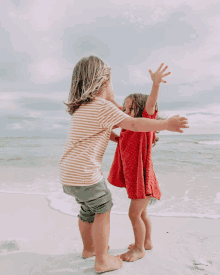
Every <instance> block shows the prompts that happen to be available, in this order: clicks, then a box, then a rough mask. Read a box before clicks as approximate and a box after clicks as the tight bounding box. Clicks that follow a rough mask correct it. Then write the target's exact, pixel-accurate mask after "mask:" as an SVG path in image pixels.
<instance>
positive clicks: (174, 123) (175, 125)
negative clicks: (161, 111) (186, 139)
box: [167, 115, 189, 133]
mask: <svg viewBox="0 0 220 275" xmlns="http://www.w3.org/2000/svg"><path fill="white" fill-rule="evenodd" d="M167 124H168V125H167V130H168V131H171V132H179V133H183V130H181V128H189V126H188V125H187V124H188V119H187V118H186V117H180V116H179V115H175V116H172V117H170V118H168V119H167Z"/></svg>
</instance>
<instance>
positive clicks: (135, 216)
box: [128, 211, 141, 221]
mask: <svg viewBox="0 0 220 275" xmlns="http://www.w3.org/2000/svg"><path fill="white" fill-rule="evenodd" d="M128 216H129V219H130V220H131V221H135V220H137V219H140V217H141V216H140V214H139V213H137V212H132V211H130V212H129V213H128Z"/></svg>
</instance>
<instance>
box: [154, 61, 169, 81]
mask: <svg viewBox="0 0 220 275" xmlns="http://www.w3.org/2000/svg"><path fill="white" fill-rule="evenodd" d="M163 65H164V63H162V64H161V65H160V67H159V68H158V69H157V70H156V72H155V73H153V72H152V71H151V70H149V73H150V76H151V79H152V81H153V83H154V84H156V85H159V84H160V83H161V82H163V83H167V82H166V81H165V80H163V77H165V76H167V75H169V74H171V72H169V73H166V74H164V72H165V71H166V69H167V68H168V66H166V67H165V68H164V69H163V70H162V71H161V69H162V67H163Z"/></svg>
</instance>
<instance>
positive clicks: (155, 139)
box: [153, 135, 159, 147]
mask: <svg viewBox="0 0 220 275" xmlns="http://www.w3.org/2000/svg"><path fill="white" fill-rule="evenodd" d="M158 140H159V137H158V136H157V135H155V138H154V143H153V147H154V146H155V145H156V144H157V142H158Z"/></svg>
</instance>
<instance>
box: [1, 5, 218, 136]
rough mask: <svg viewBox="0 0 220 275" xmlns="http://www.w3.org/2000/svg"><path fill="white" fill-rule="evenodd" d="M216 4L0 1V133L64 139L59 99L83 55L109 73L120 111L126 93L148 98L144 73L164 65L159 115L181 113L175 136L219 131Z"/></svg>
mask: <svg viewBox="0 0 220 275" xmlns="http://www.w3.org/2000/svg"><path fill="white" fill-rule="evenodd" d="M218 2H219V1H218V0H210V1H207V0H201V1H197V0H185V1H181V0H166V1H161V0H158V1H151V0H148V1H146V0H132V1H125V0H111V1H108V0H105V1H103V0H93V1H89V0H87V1H86V0H85V1H79V0H75V1H73V0H62V1H55V0H47V1H45V0H38V1H35V0H10V1H9V0H8V1H3V2H2V3H1V4H0V5H1V7H0V17H1V22H0V37H1V43H0V61H1V62H0V124H1V131H0V136H1V137H5V136H7V137H16V136H30V137H31V136H42V137H43V136H66V135H67V133H68V127H69V121H70V118H71V116H70V115H69V114H68V113H67V112H66V111H65V108H66V107H65V105H64V104H63V101H65V102H67V99H68V95H69V90H70V84H71V77H72V72H73V68H74V66H75V64H76V63H77V62H78V61H79V60H80V58H82V57H83V56H88V55H90V54H95V55H98V56H99V57H101V58H102V59H103V60H104V61H105V62H106V63H107V64H108V65H110V66H111V69H112V83H113V88H114V91H115V96H116V100H117V101H118V103H120V104H122V102H123V100H124V98H125V97H126V96H127V95H129V94H130V93H146V94H150V91H151V88H152V81H151V79H150V74H149V72H148V70H149V69H151V70H152V71H153V72H154V71H155V70H156V69H157V68H158V67H159V65H160V64H161V63H164V64H165V65H168V68H169V70H167V71H170V72H171V75H170V76H168V77H167V78H166V80H167V83H166V84H163V83H162V84H161V87H160V94H159V99H158V106H159V112H160V114H161V115H162V116H167V117H168V116H172V115H175V114H180V115H181V116H182V115H183V116H187V118H188V120H189V126H190V128H189V129H186V130H185V131H184V134H187V135H188V134H220V91H219V87H220V3H218ZM161 134H173V133H171V132H168V131H163V132H161ZM178 135H179V133H178Z"/></svg>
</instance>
